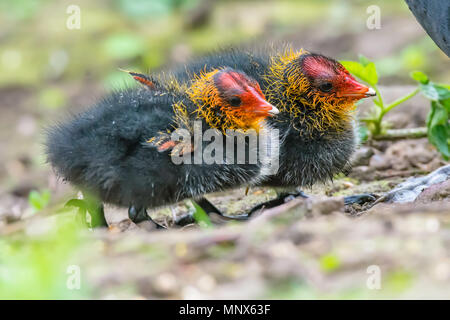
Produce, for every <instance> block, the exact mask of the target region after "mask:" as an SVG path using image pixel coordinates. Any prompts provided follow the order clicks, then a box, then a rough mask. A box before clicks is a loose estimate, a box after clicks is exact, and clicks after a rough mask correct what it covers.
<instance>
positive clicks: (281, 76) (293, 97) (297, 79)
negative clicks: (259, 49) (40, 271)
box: [173, 49, 375, 212]
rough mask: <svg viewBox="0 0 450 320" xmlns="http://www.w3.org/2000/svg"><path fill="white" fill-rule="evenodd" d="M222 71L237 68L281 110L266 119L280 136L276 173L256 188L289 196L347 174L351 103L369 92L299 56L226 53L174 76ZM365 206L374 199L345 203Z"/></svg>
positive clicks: (324, 64) (337, 68)
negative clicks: (223, 66)
mask: <svg viewBox="0 0 450 320" xmlns="http://www.w3.org/2000/svg"><path fill="white" fill-rule="evenodd" d="M221 65H228V66H230V67H233V68H238V69H240V70H243V71H244V72H245V73H246V74H248V75H250V76H251V77H253V78H254V79H256V81H258V82H259V83H260V85H261V88H262V91H263V93H264V94H265V96H266V97H267V100H268V101H269V102H270V103H271V104H273V105H275V106H276V107H277V108H279V109H280V113H279V114H278V115H277V116H276V117H274V118H271V119H268V123H270V125H271V126H273V128H276V129H279V131H280V135H282V136H283V138H282V139H281V140H282V141H283V144H282V145H281V147H280V169H279V170H278V172H277V174H275V175H271V176H269V177H267V178H266V179H265V180H264V181H263V182H262V183H261V184H260V185H261V186H270V187H276V188H278V189H279V190H285V191H286V190H288V191H289V193H291V192H292V191H290V189H291V190H292V189H294V188H295V189H296V188H298V187H310V186H312V185H313V184H315V183H317V182H326V181H329V180H331V179H332V178H333V176H334V175H335V174H337V173H340V172H342V171H344V170H348V168H349V166H350V163H349V161H350V157H351V155H352V154H353V152H354V150H355V148H356V145H357V143H358V142H357V137H356V134H355V129H356V124H355V121H354V120H353V117H352V115H353V111H354V106H355V102H356V101H358V100H359V99H362V98H366V97H370V96H374V95H375V91H374V90H373V89H371V88H368V87H366V86H365V85H362V84H360V83H358V82H357V81H356V80H355V79H354V77H353V76H352V75H350V74H349V72H348V71H347V70H346V69H345V68H344V67H343V66H342V65H341V64H340V63H339V62H337V61H336V60H334V59H332V58H329V57H326V56H323V55H321V54H316V53H310V52H307V51H304V50H299V51H293V50H290V49H287V50H285V51H282V52H279V53H277V52H272V53H271V54H267V53H251V52H246V51H243V50H239V49H230V50H226V51H223V52H216V53H214V54H212V55H210V56H208V57H204V58H201V59H198V60H197V61H193V62H191V63H189V64H188V65H186V66H184V67H182V68H179V69H176V70H174V71H173V74H174V76H175V77H176V78H177V79H179V80H180V81H187V80H188V79H189V78H190V77H191V75H192V73H195V72H198V71H199V70H205V71H208V70H210V69H211V68H217V67H219V66H221ZM297 190H298V189H297ZM289 193H288V194H289ZM293 194H296V195H303V193H302V192H294V193H293ZM285 196H286V193H283V194H282V195H281V197H280V198H279V199H277V200H275V201H271V203H264V204H262V205H260V206H258V207H256V208H255V210H256V209H259V208H262V207H263V206H267V207H270V206H274V205H277V204H280V203H281V202H282V201H283V199H284V197H285ZM365 200H374V198H373V196H371V195H357V196H351V197H347V198H346V199H345V201H346V203H351V202H359V201H365ZM204 201H207V200H206V199H205V200H204ZM252 212H254V210H252Z"/></svg>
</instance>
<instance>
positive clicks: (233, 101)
mask: <svg viewBox="0 0 450 320" xmlns="http://www.w3.org/2000/svg"><path fill="white" fill-rule="evenodd" d="M229 102H230V105H231V106H232V107H239V106H240V105H241V98H239V97H236V96H235V97H232V98H231V99H230V100H229Z"/></svg>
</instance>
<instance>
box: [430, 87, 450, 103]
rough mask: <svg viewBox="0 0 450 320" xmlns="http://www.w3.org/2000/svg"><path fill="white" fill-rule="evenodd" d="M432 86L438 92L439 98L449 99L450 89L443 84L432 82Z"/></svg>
mask: <svg viewBox="0 0 450 320" xmlns="http://www.w3.org/2000/svg"><path fill="white" fill-rule="evenodd" d="M433 86H434V88H435V89H436V91H437V92H438V95H439V100H447V99H450V90H449V89H448V88H446V87H445V86H441V85H438V84H435V83H433Z"/></svg>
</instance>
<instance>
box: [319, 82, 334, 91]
mask: <svg viewBox="0 0 450 320" xmlns="http://www.w3.org/2000/svg"><path fill="white" fill-rule="evenodd" d="M319 89H320V91H322V92H330V91H331V89H333V84H332V83H331V82H324V83H322V84H321V85H320V86H319Z"/></svg>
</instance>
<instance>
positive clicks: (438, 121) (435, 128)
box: [427, 101, 450, 159]
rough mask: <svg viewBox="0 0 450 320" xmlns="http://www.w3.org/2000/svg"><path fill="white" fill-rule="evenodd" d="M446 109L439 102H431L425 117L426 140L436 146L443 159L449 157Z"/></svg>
mask: <svg viewBox="0 0 450 320" xmlns="http://www.w3.org/2000/svg"><path fill="white" fill-rule="evenodd" d="M448 114H449V112H448V109H447V108H446V106H444V105H443V104H442V103H440V102H439V101H432V102H431V110H430V113H429V114H428V116H427V127H428V140H429V141H430V143H431V144H433V145H434V146H436V148H437V149H438V150H439V152H440V153H441V154H442V155H443V157H444V158H445V159H448V158H449V157H450V153H449V146H448V140H449V133H450V125H449V123H448Z"/></svg>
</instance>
